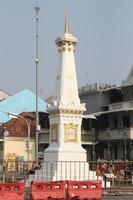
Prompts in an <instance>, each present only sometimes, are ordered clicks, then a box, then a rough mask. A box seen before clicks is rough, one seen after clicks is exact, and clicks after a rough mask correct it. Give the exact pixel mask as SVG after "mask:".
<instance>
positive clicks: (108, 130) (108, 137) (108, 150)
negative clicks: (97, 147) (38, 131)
mask: <svg viewBox="0 0 133 200" xmlns="http://www.w3.org/2000/svg"><path fill="white" fill-rule="evenodd" d="M106 133H107V139H108V144H107V155H108V160H110V128H109V127H108V128H107V129H106Z"/></svg>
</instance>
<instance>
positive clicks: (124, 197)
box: [102, 196, 133, 200]
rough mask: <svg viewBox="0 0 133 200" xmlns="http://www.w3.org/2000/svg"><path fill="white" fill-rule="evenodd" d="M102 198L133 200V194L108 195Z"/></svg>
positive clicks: (105, 199)
mask: <svg viewBox="0 0 133 200" xmlns="http://www.w3.org/2000/svg"><path fill="white" fill-rule="evenodd" d="M102 200H133V196H106V197H103V199H102Z"/></svg>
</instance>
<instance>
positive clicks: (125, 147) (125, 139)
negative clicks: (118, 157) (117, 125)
mask: <svg viewBox="0 0 133 200" xmlns="http://www.w3.org/2000/svg"><path fill="white" fill-rule="evenodd" d="M123 134H124V160H125V161H126V159H127V134H126V127H124V130H123Z"/></svg>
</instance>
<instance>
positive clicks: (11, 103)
mask: <svg viewBox="0 0 133 200" xmlns="http://www.w3.org/2000/svg"><path fill="white" fill-rule="evenodd" d="M46 108H47V103H46V102H45V101H43V100H42V99H41V98H38V112H46ZM2 111H3V112H10V113H13V114H16V115H19V114H20V113H22V112H35V111H36V95H35V94H34V93H32V92H31V91H30V90H28V89H25V90H22V91H21V92H18V93H17V94H15V95H13V96H10V97H8V98H7V99H5V100H4V101H2V102H0V122H1V123H5V122H7V121H9V120H10V119H11V118H9V117H8V115H7V114H5V113H2Z"/></svg>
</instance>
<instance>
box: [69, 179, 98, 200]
mask: <svg viewBox="0 0 133 200" xmlns="http://www.w3.org/2000/svg"><path fill="white" fill-rule="evenodd" d="M67 189H68V198H67V199H68V200H72V199H73V200H74V199H75V200H84V199H85V200H93V199H95V200H101V199H102V182H101V181H68V186H67Z"/></svg>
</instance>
